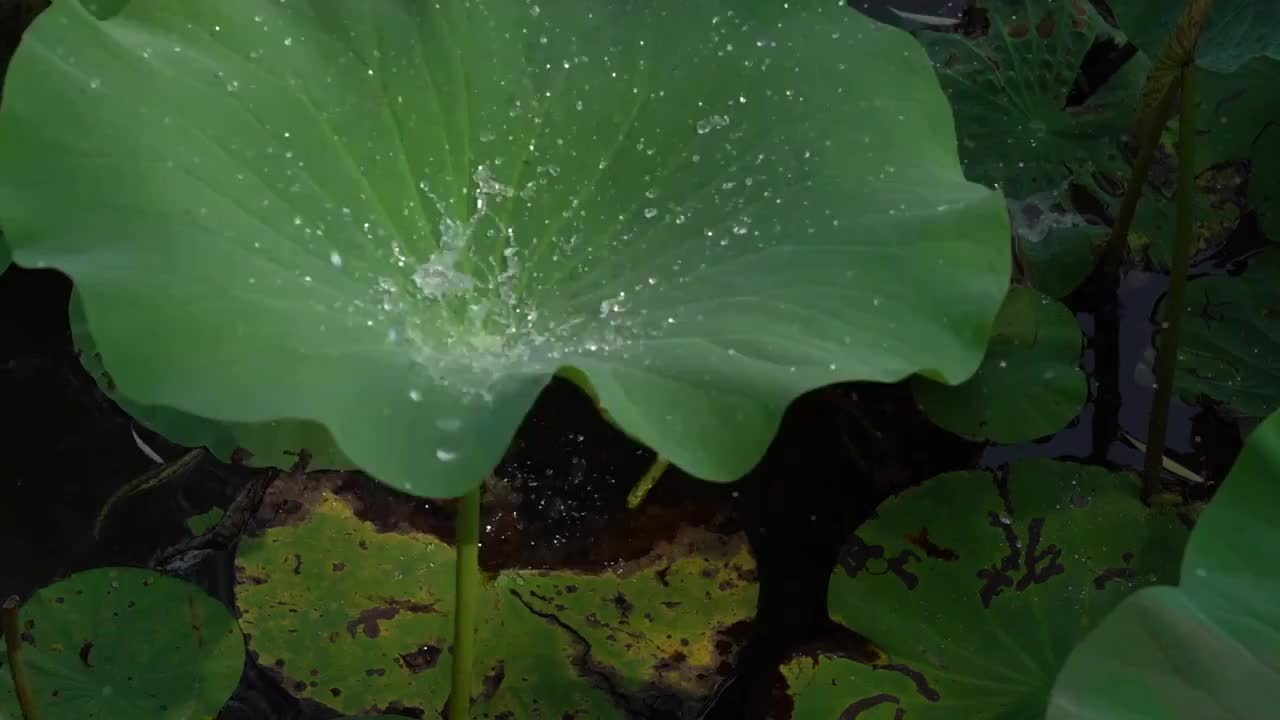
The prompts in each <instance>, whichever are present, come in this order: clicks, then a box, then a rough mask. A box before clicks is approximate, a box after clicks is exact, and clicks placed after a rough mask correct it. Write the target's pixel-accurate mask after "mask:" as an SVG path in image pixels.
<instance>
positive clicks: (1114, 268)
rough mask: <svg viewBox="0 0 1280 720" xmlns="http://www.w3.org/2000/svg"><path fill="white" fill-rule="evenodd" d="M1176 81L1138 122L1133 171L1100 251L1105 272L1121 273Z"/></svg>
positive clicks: (1171, 103)
mask: <svg viewBox="0 0 1280 720" xmlns="http://www.w3.org/2000/svg"><path fill="white" fill-rule="evenodd" d="M1176 89H1177V83H1170V84H1169V86H1168V87H1167V88H1165V91H1164V93H1163V94H1162V95H1161V96H1160V99H1159V100H1158V101H1157V102H1156V106H1155V109H1154V110H1153V111H1152V112H1151V114H1150V115H1149V116H1148V117H1146V118H1139V121H1138V135H1139V137H1138V157H1137V158H1136V159H1135V161H1134V164H1133V172H1132V173H1130V175H1129V185H1128V186H1127V187H1126V188H1125V191H1124V200H1123V201H1122V202H1121V203H1120V213H1119V214H1118V215H1116V221H1115V224H1114V225H1112V226H1111V237H1110V238H1108V239H1107V247H1106V251H1105V253H1104V254H1103V260H1102V266H1103V270H1104V272H1106V273H1108V274H1114V273H1119V272H1120V267H1121V265H1123V264H1124V253H1125V249H1126V248H1127V247H1128V245H1129V229H1130V228H1131V227H1132V226H1133V216H1134V214H1135V213H1136V212H1137V210H1138V198H1139V197H1141V196H1142V188H1143V186H1144V185H1146V184H1147V175H1148V174H1149V173H1150V172H1151V160H1152V158H1154V157H1155V154H1156V148H1157V147H1159V145H1160V135H1161V133H1163V132H1164V125H1165V120H1166V119H1167V118H1168V117H1169V109H1170V107H1171V106H1172V105H1173V96H1174V94H1175V91H1176Z"/></svg>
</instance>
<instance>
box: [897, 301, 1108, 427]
mask: <svg viewBox="0 0 1280 720" xmlns="http://www.w3.org/2000/svg"><path fill="white" fill-rule="evenodd" d="M1080 347H1081V336H1080V328H1079V325H1077V323H1076V319H1075V316H1073V315H1072V314H1071V311H1070V310H1068V309H1067V308H1066V307H1064V306H1063V305H1061V304H1059V303H1058V302H1056V301H1054V300H1052V299H1050V298H1049V297H1047V296H1045V295H1043V294H1041V293H1039V292H1037V291H1035V290H1032V289H1030V288H1020V287H1015V288H1013V289H1011V290H1010V291H1009V296H1008V297H1007V298H1006V299H1005V303H1004V306H1003V307H1001V309H1000V315H999V316H997V317H996V324H995V327H994V328H993V330H992V335H991V344H990V345H989V346H988V348H987V354H986V357H985V358H983V360H982V367H980V368H979V369H978V372H977V373H976V374H975V375H974V376H973V377H972V378H970V379H969V380H967V381H965V382H964V383H961V384H960V385H957V386H955V387H949V386H946V385H942V384H940V383H935V382H931V381H929V380H925V379H923V378H919V377H917V378H915V379H914V380H913V381H912V384H911V388H912V392H913V394H914V395H915V398H916V402H917V403H919V405H920V407H921V408H922V409H923V410H924V411H925V414H927V415H928V416H929V419H930V420H933V421H934V422H935V423H937V424H938V425H941V426H942V427H944V428H946V429H947V430H950V431H951V432H954V433H956V434H957V435H961V436H963V437H966V438H970V439H973V440H994V441H996V442H1001V443H1015V442H1022V441H1026V440H1034V439H1036V438H1039V437H1043V436H1045V435H1050V434H1052V433H1054V432H1057V431H1058V430H1061V429H1062V427H1063V426H1065V425H1066V424H1067V423H1068V422H1069V421H1070V420H1071V419H1072V418H1074V417H1075V416H1076V414H1077V413H1079V412H1080V409H1081V408H1082V407H1084V402H1085V395H1086V390H1087V387H1086V382H1085V377H1084V373H1083V372H1082V371H1081V370H1080V367H1079V365H1080Z"/></svg>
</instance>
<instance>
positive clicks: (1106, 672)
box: [1048, 415, 1280, 720]
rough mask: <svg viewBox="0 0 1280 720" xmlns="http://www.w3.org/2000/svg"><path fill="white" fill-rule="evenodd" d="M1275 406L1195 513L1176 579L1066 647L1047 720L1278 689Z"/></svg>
mask: <svg viewBox="0 0 1280 720" xmlns="http://www.w3.org/2000/svg"><path fill="white" fill-rule="evenodd" d="M1278 476H1280V415H1273V416H1271V417H1270V418H1269V419H1268V420H1266V421H1265V422H1264V423H1263V424H1262V425H1260V426H1259V427H1258V428H1257V429H1256V430H1254V432H1253V433H1252V434H1251V435H1250V436H1249V438H1248V440H1247V441H1246V442H1245V446H1244V450H1243V451H1242V452H1241V454H1240V457H1239V459H1238V460H1237V461H1236V464H1235V466H1234V467H1233V468H1232V470H1231V473H1230V474H1229V475H1228V476H1227V478H1226V480H1225V481H1223V484H1222V487H1221V489H1219V491H1218V494H1217V495H1216V496H1215V497H1214V499H1213V500H1212V501H1211V502H1210V503H1209V506H1208V507H1207V508H1206V509H1205V510H1204V512H1203V513H1201V514H1200V518H1199V520H1198V521H1197V523H1196V528H1195V530H1194V531H1192V533H1191V539H1190V541H1189V542H1188V544H1187V548H1186V553H1185V555H1184V557H1183V559H1182V572H1181V583H1180V584H1179V585H1178V586H1177V587H1167V586H1166V587H1153V588H1147V589H1144V590H1141V591H1139V592H1137V593H1135V594H1134V595H1133V596H1131V597H1129V598H1127V599H1126V600H1125V601H1124V602H1123V603H1121V604H1120V606H1119V607H1117V608H1116V609H1115V610H1113V611H1112V612H1111V613H1110V614H1109V615H1107V617H1106V619H1105V620H1104V621H1103V622H1102V624H1101V625H1100V626H1099V627H1098V628H1096V629H1095V630H1093V631H1092V632H1091V633H1089V635H1088V637H1086V638H1085V639H1084V641H1083V642H1081V643H1080V645H1079V646H1077V647H1076V649H1075V650H1074V651H1073V652H1072V653H1071V657H1070V659H1069V660H1068V662H1067V664H1066V666H1065V667H1064V668H1063V669H1062V672H1061V675H1060V676H1059V678H1058V682H1057V684H1056V685H1055V686H1054V692H1053V703H1052V705H1051V706H1050V708H1049V714H1048V718H1049V720H1085V719H1086V718H1099V717H1160V718H1169V720H1192V719H1195V720H1211V719H1212V720H1217V719H1219V718H1222V719H1224V720H1225V719H1226V718H1254V717H1259V718H1260V717H1267V716H1268V715H1270V714H1272V713H1274V711H1275V707H1276V702H1277V701H1278V700H1280V605H1277V603H1276V597H1277V593H1278V592H1280V565H1277V563H1276V561H1275V558H1276V556H1277V554H1278V553H1280V519H1277V516H1276V513H1275V508H1276V506H1277V501H1278V500H1280V485H1278V484H1277V483H1276V478H1277V477H1278Z"/></svg>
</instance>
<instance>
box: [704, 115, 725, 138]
mask: <svg viewBox="0 0 1280 720" xmlns="http://www.w3.org/2000/svg"><path fill="white" fill-rule="evenodd" d="M728 124H729V116H728V115H712V116H710V117H706V118H703V119H701V120H699V121H698V124H697V129H698V134H699V135H706V134H707V133H709V132H711V131H712V130H718V129H719V128H722V127H724V126H726V125H728Z"/></svg>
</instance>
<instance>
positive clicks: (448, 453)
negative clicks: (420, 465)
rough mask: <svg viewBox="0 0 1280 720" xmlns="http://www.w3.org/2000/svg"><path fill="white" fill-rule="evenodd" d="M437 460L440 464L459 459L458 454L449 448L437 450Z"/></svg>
mask: <svg viewBox="0 0 1280 720" xmlns="http://www.w3.org/2000/svg"><path fill="white" fill-rule="evenodd" d="M436 459H437V460H439V461H440V462H453V461H454V460H457V459H458V453H457V451H455V450H450V449H448V448H436Z"/></svg>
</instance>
